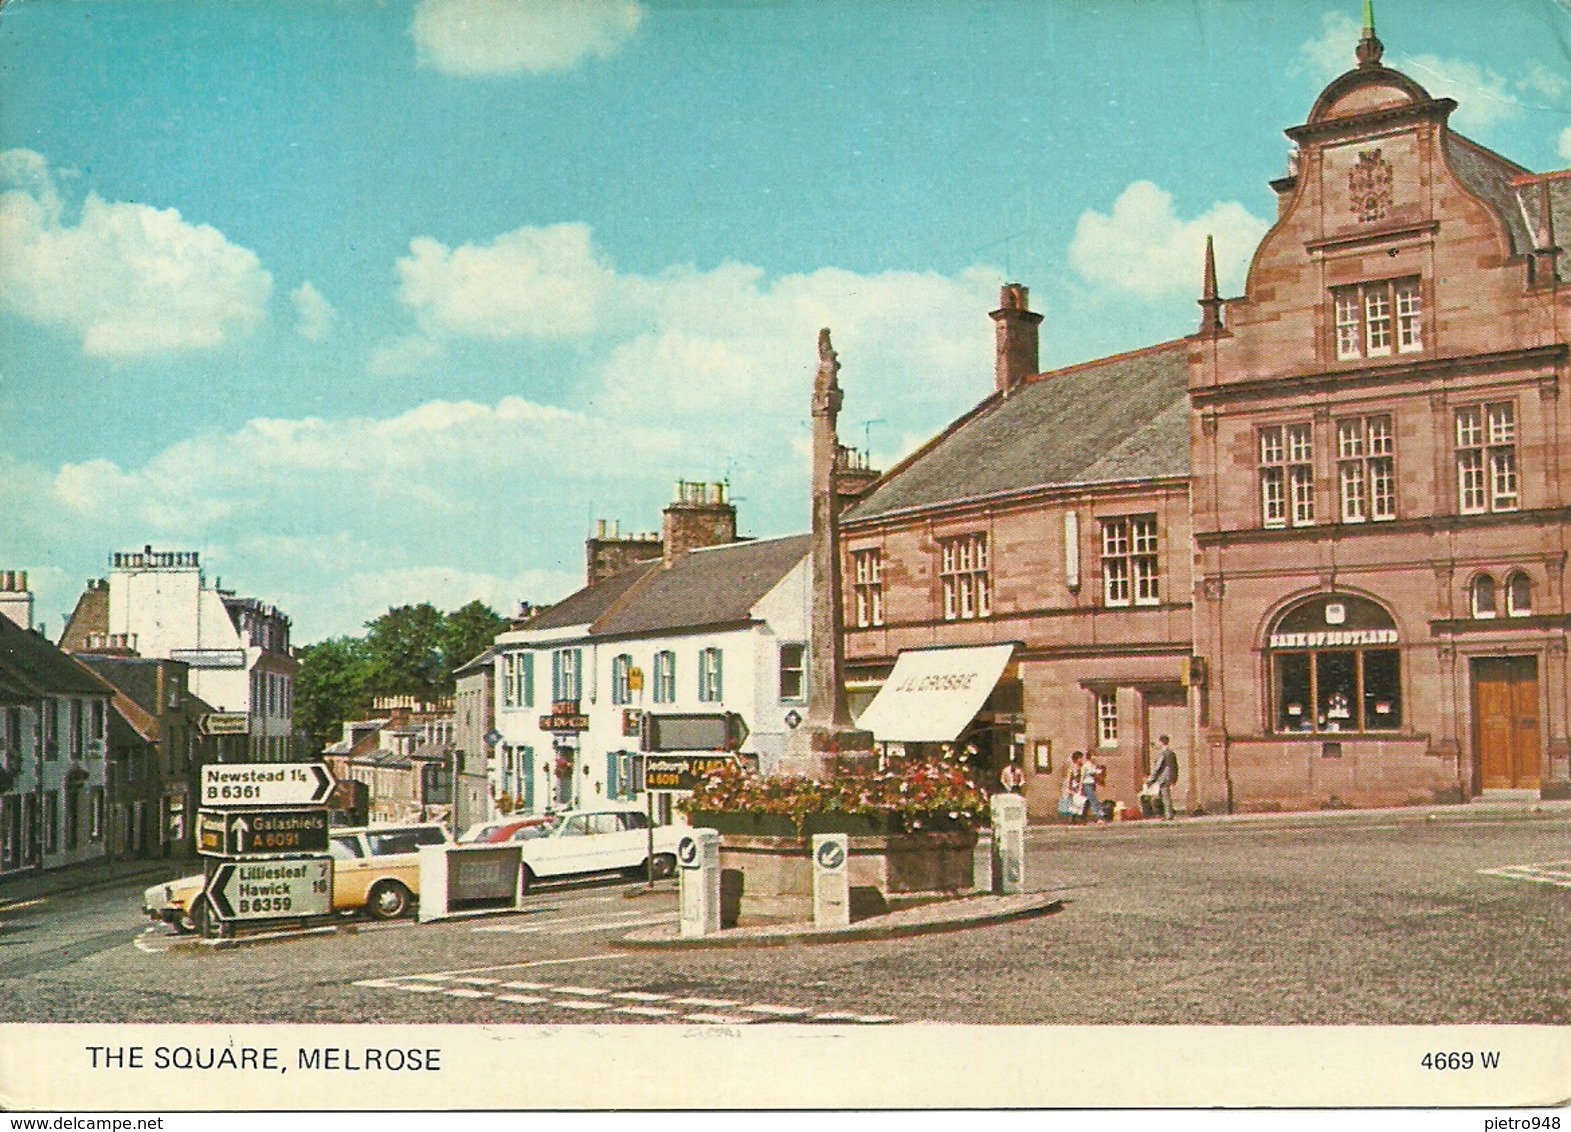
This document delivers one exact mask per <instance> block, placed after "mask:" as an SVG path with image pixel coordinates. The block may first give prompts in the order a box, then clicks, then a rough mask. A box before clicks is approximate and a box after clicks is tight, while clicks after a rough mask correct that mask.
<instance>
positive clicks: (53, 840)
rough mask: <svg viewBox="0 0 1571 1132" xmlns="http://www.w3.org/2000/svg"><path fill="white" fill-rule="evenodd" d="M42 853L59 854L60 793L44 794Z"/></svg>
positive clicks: (54, 791) (50, 792) (52, 791)
mask: <svg viewBox="0 0 1571 1132" xmlns="http://www.w3.org/2000/svg"><path fill="white" fill-rule="evenodd" d="M44 852H45V853H58V852H60V791H58V790H47V791H45V792H44Z"/></svg>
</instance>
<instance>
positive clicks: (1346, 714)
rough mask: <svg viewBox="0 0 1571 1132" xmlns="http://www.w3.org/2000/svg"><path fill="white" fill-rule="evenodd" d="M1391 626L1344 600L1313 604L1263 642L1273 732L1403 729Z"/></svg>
mask: <svg viewBox="0 0 1571 1132" xmlns="http://www.w3.org/2000/svg"><path fill="white" fill-rule="evenodd" d="M1396 644H1397V630H1396V622H1394V621H1393V620H1392V619H1391V615H1390V614H1389V613H1387V612H1386V611H1385V610H1384V609H1382V608H1381V607H1380V606H1378V605H1376V604H1375V603H1374V602H1372V601H1369V600H1367V599H1365V598H1360V597H1353V596H1351V595H1348V594H1329V595H1324V596H1321V597H1315V598H1311V599H1310V600H1308V601H1306V602H1302V603H1300V604H1299V605H1297V606H1294V607H1293V608H1292V609H1291V610H1289V611H1288V612H1287V613H1285V614H1284V615H1283V616H1282V618H1281V619H1280V620H1279V621H1278V622H1277V625H1276V628H1275V629H1274V630H1273V631H1272V633H1271V636H1270V640H1269V656H1270V664H1271V691H1272V726H1273V728H1274V729H1275V730H1277V731H1279V732H1309V733H1315V734H1325V733H1341V732H1364V731H1395V730H1397V729H1398V728H1399V727H1401V725H1402V686H1401V654H1400V652H1399V650H1398V649H1397V648H1396Z"/></svg>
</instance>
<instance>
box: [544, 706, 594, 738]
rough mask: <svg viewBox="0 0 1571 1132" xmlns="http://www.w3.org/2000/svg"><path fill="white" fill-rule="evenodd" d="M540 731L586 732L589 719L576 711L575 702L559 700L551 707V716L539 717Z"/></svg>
mask: <svg viewBox="0 0 1571 1132" xmlns="http://www.w3.org/2000/svg"><path fill="white" fill-rule="evenodd" d="M540 730H542V731H566V732H571V731H588V730H589V717H588V716H587V715H585V714H584V713H583V712H581V711H579V710H578V701H577V700H559V701H558V702H556V703H554V704H552V705H551V714H550V715H542V716H541V717H540Z"/></svg>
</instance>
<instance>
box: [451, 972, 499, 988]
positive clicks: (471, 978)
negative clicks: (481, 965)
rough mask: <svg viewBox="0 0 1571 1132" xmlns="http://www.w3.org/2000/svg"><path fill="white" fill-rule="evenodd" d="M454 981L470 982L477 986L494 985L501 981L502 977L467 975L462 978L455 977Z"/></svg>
mask: <svg viewBox="0 0 1571 1132" xmlns="http://www.w3.org/2000/svg"><path fill="white" fill-rule="evenodd" d="M453 981H454V982H455V983H469V984H471V985H473V986H477V987H493V986H495V985H496V984H497V983H499V982H501V981H502V980H501V979H487V978H484V977H482V976H480V975H465V976H464V977H463V978H461V979H454V980H453Z"/></svg>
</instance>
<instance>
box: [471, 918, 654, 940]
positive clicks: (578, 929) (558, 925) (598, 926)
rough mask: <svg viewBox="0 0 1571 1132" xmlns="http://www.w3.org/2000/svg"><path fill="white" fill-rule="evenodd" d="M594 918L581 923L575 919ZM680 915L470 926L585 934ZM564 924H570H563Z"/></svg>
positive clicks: (498, 930)
mask: <svg viewBox="0 0 1571 1132" xmlns="http://www.w3.org/2000/svg"><path fill="white" fill-rule="evenodd" d="M583 920H587V921H590V922H588V923H577V922H575V921H583ZM676 921H677V917H676V916H675V915H673V914H671V913H665V914H663V915H659V916H648V915H642V914H639V913H623V915H621V916H619V917H615V918H612V919H607V918H605V916H604V915H600V916H598V917H596V916H566V917H563V918H562V919H560V920H552V921H550V922H549V923H544V924H483V925H480V926H479V927H474V928H471V929H469V930H470V931H474V932H489V933H491V934H494V935H583V934H585V933H586V932H609V931H618V930H620V929H622V928H641V927H647V926H649V925H652V924H674V923H676ZM563 924H567V925H568V926H566V927H563V926H562V925H563Z"/></svg>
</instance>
